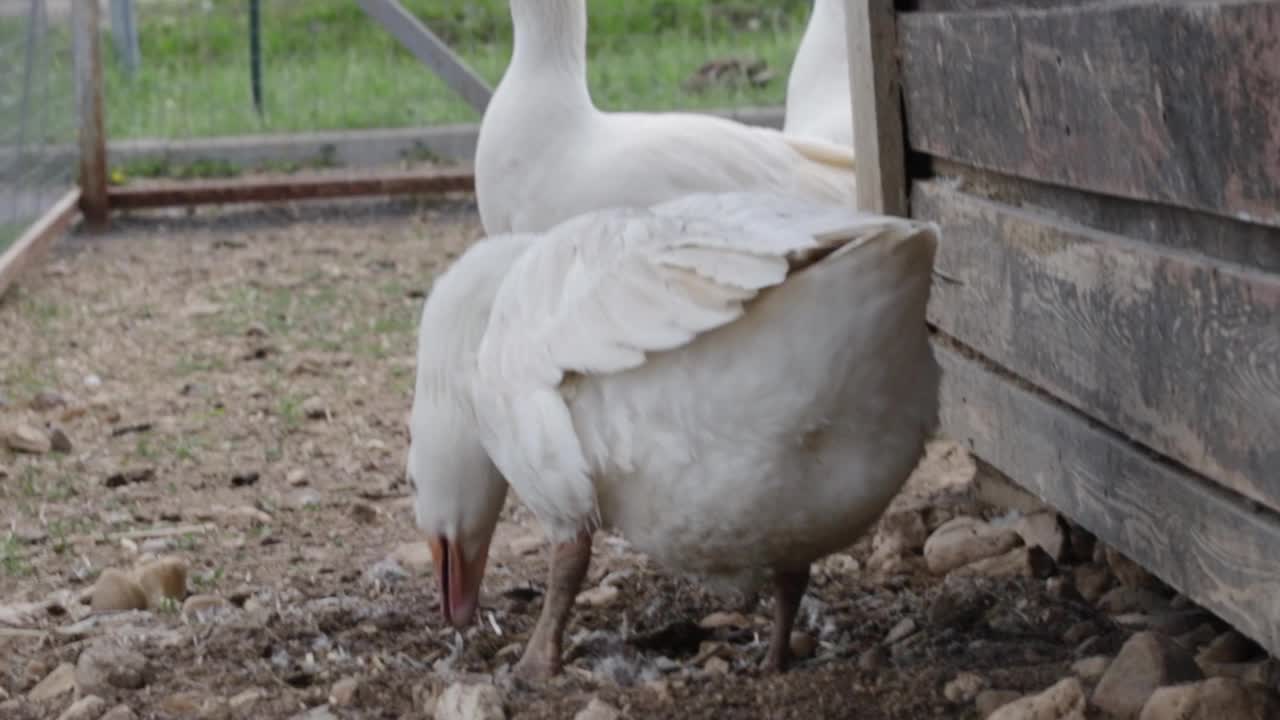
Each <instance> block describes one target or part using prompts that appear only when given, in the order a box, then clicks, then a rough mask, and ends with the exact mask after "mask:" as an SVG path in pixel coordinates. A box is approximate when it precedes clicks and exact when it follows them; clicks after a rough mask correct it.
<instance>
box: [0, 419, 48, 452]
mask: <svg viewBox="0 0 1280 720" xmlns="http://www.w3.org/2000/svg"><path fill="white" fill-rule="evenodd" d="M4 444H5V445H6V446H8V448H9V449H10V450H12V451H14V452H19V453H28V454H31V455H43V454H45V453H47V452H49V450H50V449H52V447H53V445H52V443H51V442H50V440H49V436H48V435H46V434H45V432H44V431H43V430H41V429H39V428H36V427H32V426H30V425H25V424H19V425H15V426H13V427H11V428H9V429H8V430H6V431H5V433H4Z"/></svg>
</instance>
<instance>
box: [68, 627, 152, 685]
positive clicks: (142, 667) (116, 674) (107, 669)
mask: <svg viewBox="0 0 1280 720" xmlns="http://www.w3.org/2000/svg"><path fill="white" fill-rule="evenodd" d="M151 677H152V669H151V665H150V663H148V662H147V658H146V656H144V655H142V654H141V653H139V652H137V651H135V650H130V649H129V648H126V647H123V646H121V645H117V644H115V643H112V642H109V641H106V640H103V641H99V642H97V643H94V644H93V645H90V646H89V647H87V648H85V649H84V650H83V651H81V653H80V658H79V659H78V660H77V661H76V673H75V678H76V685H77V687H79V689H80V691H81V692H101V693H103V694H109V693H110V692H111V691H112V690H113V689H119V690H137V689H139V688H143V687H146V685H147V683H149V682H150V681H151Z"/></svg>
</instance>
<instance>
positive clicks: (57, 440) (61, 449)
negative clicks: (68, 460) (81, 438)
mask: <svg viewBox="0 0 1280 720" xmlns="http://www.w3.org/2000/svg"><path fill="white" fill-rule="evenodd" d="M49 449H51V450H53V451H54V452H57V453H62V454H64V455H65V454H67V453H69V452H71V451H72V450H74V449H75V446H74V445H73V444H72V443H71V437H70V436H69V435H67V431H66V430H63V429H62V428H54V429H53V430H52V431H50V432H49Z"/></svg>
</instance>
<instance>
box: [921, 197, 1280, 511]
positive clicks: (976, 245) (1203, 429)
mask: <svg viewBox="0 0 1280 720" xmlns="http://www.w3.org/2000/svg"><path fill="white" fill-rule="evenodd" d="M912 204H913V211H914V213H915V215H916V216H917V217H921V218H926V219H929V220H934V221H936V222H938V223H940V224H941V225H942V227H943V228H944V232H945V236H944V241H943V242H942V243H941V246H940V247H939V252H938V259H937V269H938V271H939V272H940V273H941V274H942V275H943V276H944V277H945V278H949V280H940V281H939V282H938V283H936V285H935V288H934V292H933V296H932V298H931V301H930V306H929V317H930V322H932V323H934V324H935V325H936V326H937V327H938V328H939V329H941V330H942V331H944V332H945V333H947V334H948V335H951V336H953V337H955V338H956V339H958V340H959V341H960V342H962V343H964V344H965V345H967V346H969V347H972V348H974V349H975V350H976V351H978V352H980V353H982V354H983V355H984V356H986V357H987V358H989V359H990V360H991V361H992V362H994V363H996V364H997V365H999V366H1001V367H1004V368H1006V369H1008V370H1010V371H1011V372H1013V373H1014V374H1016V375H1018V376H1020V377H1023V378H1026V379H1027V380H1029V381H1031V382H1033V383H1035V384H1036V385H1038V386H1039V387H1041V388H1043V389H1044V390H1045V391H1047V392H1048V393H1049V394H1051V395H1053V396H1054V397H1056V398H1059V399H1061V400H1063V401H1065V402H1066V403H1068V404H1070V405H1071V406H1073V407H1076V408H1078V409H1080V410H1082V411H1083V412H1084V413H1085V414H1087V415H1089V416H1090V417H1092V418H1094V419H1096V420H1098V421H1100V422H1102V423H1104V424H1106V425H1107V426H1109V427H1111V428H1113V429H1115V430H1117V431H1119V432H1121V433H1123V434H1125V435H1126V436H1128V437H1130V438H1132V439H1134V440H1136V441H1137V442H1139V443H1141V444H1143V445H1146V446H1147V447H1149V448H1151V449H1153V450H1155V451H1157V452H1159V453H1162V454H1164V455H1166V456H1168V457H1170V458H1172V459H1174V460H1176V461H1177V462H1179V463H1182V464H1184V465H1186V466H1187V467H1189V468H1191V469H1193V470H1195V471H1197V472H1199V473H1202V474H1204V475H1205V476H1207V477H1209V478H1211V479H1213V480H1215V481H1217V482H1219V483H1221V484H1222V485H1224V486H1226V487H1229V488H1231V489H1233V490H1235V491H1237V492H1240V493H1243V494H1244V495H1246V496H1248V497H1250V498H1253V499H1255V500H1258V501H1259V502H1262V503H1264V504H1267V505H1269V506H1271V507H1273V508H1280V472H1277V468H1280V275H1275V274H1269V273H1262V272H1257V271H1254V270H1250V269H1247V268H1242V267H1239V266H1235V265H1231V264H1228V263H1223V262H1217V261H1213V260H1211V259H1208V258H1205V257H1202V256H1197V255H1193V254H1190V253H1183V252H1178V251H1175V250H1169V249H1166V248H1161V247H1158V246H1154V245H1149V244H1147V243H1142V242H1135V241H1132V240H1128V239H1126V238H1122V237H1119V236H1115V235H1109V234H1106V233H1101V232H1098V231H1095V230H1092V229H1089V228H1085V227H1081V226H1076V225H1072V224H1069V223H1067V222H1064V221H1056V220H1053V219H1051V218H1049V217H1048V216H1046V215H1043V214H1039V213H1033V212H1029V211H1026V210H1020V209H1016V208H1013V207H1009V206H1006V205H1002V204H999V203H995V202H992V201H990V200H986V199H982V198H978V197H975V196H972V195H968V194H966V193H964V192H962V191H960V190H959V189H956V188H955V187H954V183H952V182H949V181H928V182H921V183H918V184H917V185H916V186H915V188H914V192H913V196H912ZM1014 477H1015V478H1016V479H1019V480H1021V479H1022V478H1020V477H1018V476H1016V475H1015V476H1014Z"/></svg>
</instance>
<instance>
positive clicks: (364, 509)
mask: <svg viewBox="0 0 1280 720" xmlns="http://www.w3.org/2000/svg"><path fill="white" fill-rule="evenodd" d="M350 514H351V519H352V520H355V521H356V522H358V523H363V524H365V525H372V524H373V523H375V522H377V521H378V515H379V514H380V513H379V512H378V508H376V507H374V506H372V505H370V504H369V503H366V502H357V503H353V504H352V505H351V513H350Z"/></svg>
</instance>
